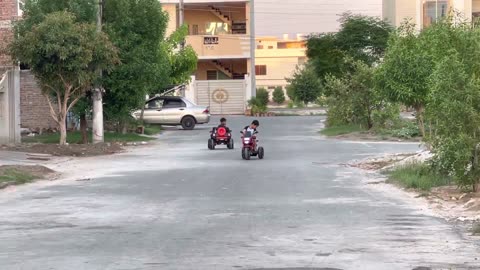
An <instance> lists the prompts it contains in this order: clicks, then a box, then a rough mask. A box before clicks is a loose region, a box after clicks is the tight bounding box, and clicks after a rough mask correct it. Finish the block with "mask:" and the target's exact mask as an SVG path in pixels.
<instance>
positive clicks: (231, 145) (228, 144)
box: [227, 139, 234, 149]
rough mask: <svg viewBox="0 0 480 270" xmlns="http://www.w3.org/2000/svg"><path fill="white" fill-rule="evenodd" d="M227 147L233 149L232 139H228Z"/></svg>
mask: <svg viewBox="0 0 480 270" xmlns="http://www.w3.org/2000/svg"><path fill="white" fill-rule="evenodd" d="M227 148H228V149H233V148H234V145H233V139H230V140H229V141H228V143H227Z"/></svg>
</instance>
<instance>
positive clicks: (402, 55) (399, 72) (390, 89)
mask: <svg viewBox="0 0 480 270" xmlns="http://www.w3.org/2000/svg"><path fill="white" fill-rule="evenodd" d="M422 38H424V36H418V35H417V34H416V33H415V28H414V25H412V24H409V23H406V24H403V25H402V27H400V28H399V30H398V31H397V33H396V34H395V35H393V36H392V38H391V40H390V42H389V47H388V50H387V53H386V54H385V59H384V62H383V63H382V65H381V66H380V68H379V69H378V71H377V72H376V74H375V80H376V83H377V87H378V89H379V90H380V91H382V92H383V94H384V95H385V97H387V99H389V100H390V101H392V102H400V103H402V104H404V105H406V106H408V107H413V108H414V109H415V111H416V116H417V120H418V123H419V128H420V131H421V133H422V136H425V124H424V117H423V115H424V110H425V106H426V104H427V99H428V95H429V86H428V80H429V76H430V74H431V73H432V70H433V67H434V61H433V57H432V55H431V54H429V53H428V52H427V50H426V49H425V47H424V45H426V44H425V42H422V40H421V39H422Z"/></svg>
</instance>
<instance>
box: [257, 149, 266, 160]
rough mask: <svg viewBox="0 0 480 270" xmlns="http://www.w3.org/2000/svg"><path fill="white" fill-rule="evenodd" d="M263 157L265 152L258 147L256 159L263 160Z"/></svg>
mask: <svg viewBox="0 0 480 270" xmlns="http://www.w3.org/2000/svg"><path fill="white" fill-rule="evenodd" d="M264 155H265V150H264V149H263V147H259V148H258V158H259V159H263V157H264Z"/></svg>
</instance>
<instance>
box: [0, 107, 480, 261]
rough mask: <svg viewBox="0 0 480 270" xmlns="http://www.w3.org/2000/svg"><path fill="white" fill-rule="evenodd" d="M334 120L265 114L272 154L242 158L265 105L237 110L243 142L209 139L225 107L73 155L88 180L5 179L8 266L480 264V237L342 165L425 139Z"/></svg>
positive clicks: (0, 240)
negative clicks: (116, 150)
mask: <svg viewBox="0 0 480 270" xmlns="http://www.w3.org/2000/svg"><path fill="white" fill-rule="evenodd" d="M322 119H323V118H322V117H313V116H312V117H274V118H260V119H259V120H260V123H261V126H260V128H259V131H260V134H259V140H260V142H259V143H260V144H261V145H263V146H264V147H265V159H264V160H258V159H255V158H253V159H252V160H250V161H245V160H242V158H241V153H240V147H239V144H240V141H239V137H240V136H239V131H240V129H241V128H242V127H244V126H246V125H247V124H249V122H251V121H252V120H253V118H246V117H229V119H228V120H229V122H228V124H229V126H230V128H231V129H233V130H234V136H235V138H236V148H235V149H234V150H226V147H224V146H223V147H218V149H217V150H215V151H210V150H208V149H207V139H208V136H209V133H208V131H209V129H210V128H211V127H212V126H213V125H214V123H213V122H216V121H218V118H214V119H213V120H212V123H210V124H209V125H205V126H198V128H196V129H195V130H193V131H183V130H178V129H176V128H171V129H168V130H167V131H165V132H164V133H163V134H162V135H160V136H159V140H158V142H157V143H155V144H153V145H150V146H142V147H139V148H138V149H136V150H134V151H132V152H128V153H124V154H120V155H115V156H110V157H102V158H84V159H81V160H80V161H79V162H77V163H74V161H71V162H72V164H70V165H69V164H68V162H67V163H66V164H64V165H62V166H63V167H64V168H69V170H70V171H71V172H74V171H75V172H78V174H81V175H78V177H77V178H78V179H76V180H82V181H76V180H75V179H74V178H72V179H69V180H63V181H55V182H43V183H36V184H32V185H28V186H25V187H21V188H18V189H14V190H9V191H0V269H1V270H50V269H51V270H60V269H61V270H67V269H68V270H70V269H75V270H82V269H85V270H87V269H88V270H106V269H115V270H117V269H118V270H120V269H121V270H127V269H129V270H130V269H131V270H133V269H148V270H150V269H162V270H163V269H181V270H183V269H202V270H203V269H207V270H210V269H215V270H216V269H219V270H220V269H221V270H223V269H304V270H307V269H312V270H317V269H345V270H346V269H355V270H359V269H366V270H367V269H368V270H376V269H378V270H385V269H388V270H391V269H480V261H478V260H477V258H478V259H480V258H479V257H480V256H479V251H480V249H479V246H478V243H475V242H473V240H471V239H467V238H465V237H463V234H462V233H461V231H459V229H458V228H456V227H455V226H453V225H452V224H449V223H447V222H446V221H444V220H442V219H440V218H438V217H435V216H433V215H432V214H431V213H430V212H429V211H428V209H425V207H424V205H420V204H418V203H417V202H416V200H414V199H412V198H411V197H410V196H407V195H406V194H405V193H403V192H401V191H399V190H397V189H396V188H393V187H389V186H387V185H369V184H367V180H368V178H369V177H373V176H372V175H368V174H365V173H364V172H361V171H359V170H357V169H354V168H349V167H346V166H344V165H342V164H344V163H346V162H348V161H350V160H353V159H363V158H366V157H368V156H374V155H378V154H382V153H395V152H414V151H417V150H419V146H418V145H416V144H412V143H410V144H408V143H388V142H382V143H374V142H369V143H367V142H348V141H337V140H329V139H325V138H323V137H322V136H320V135H319V133H318V131H319V130H320V129H321V126H322V125H321V120H322ZM68 166H70V167H68ZM87 176H88V178H85V177H87ZM421 267H428V268H421Z"/></svg>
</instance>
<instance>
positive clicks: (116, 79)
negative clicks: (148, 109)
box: [104, 0, 170, 124]
mask: <svg viewBox="0 0 480 270" xmlns="http://www.w3.org/2000/svg"><path fill="white" fill-rule="evenodd" d="M167 21H168V17H167V15H166V14H165V13H164V12H163V11H162V9H161V6H160V3H159V2H158V1H157V0H137V1H130V0H109V1H106V3H105V11H104V23H105V27H104V29H105V32H106V33H107V34H108V36H109V37H110V39H111V40H112V42H113V43H114V44H115V46H116V47H117V48H118V49H119V55H120V59H121V61H122V64H121V65H118V66H116V67H115V68H114V69H113V71H112V72H111V73H110V74H109V75H107V76H105V79H104V87H105V89H106V95H105V102H106V106H105V112H106V115H107V117H108V118H109V119H110V120H117V121H120V122H121V123H122V124H124V123H125V121H127V120H128V119H130V115H131V112H132V111H133V110H136V109H138V108H140V107H142V105H143V103H144V102H145V96H146V95H147V94H149V93H151V92H153V91H154V90H156V89H159V88H161V87H163V86H165V85H166V84H168V78H169V74H170V66H169V64H168V57H167V55H166V53H165V51H164V50H162V48H161V46H160V44H161V43H162V42H163V41H164V39H165V29H166V24H167Z"/></svg>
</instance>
